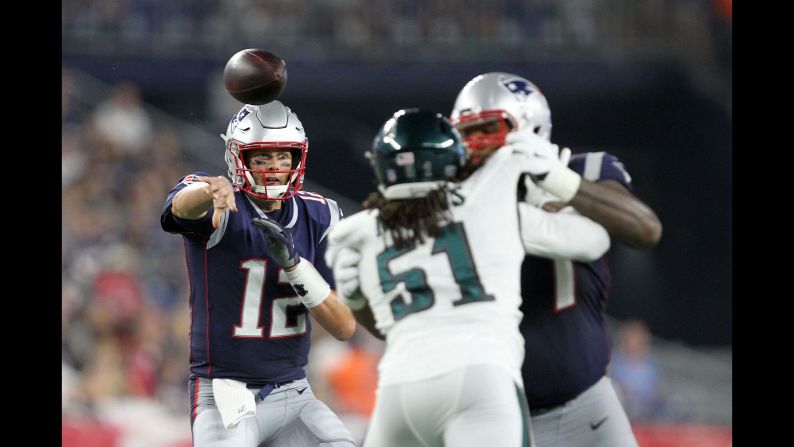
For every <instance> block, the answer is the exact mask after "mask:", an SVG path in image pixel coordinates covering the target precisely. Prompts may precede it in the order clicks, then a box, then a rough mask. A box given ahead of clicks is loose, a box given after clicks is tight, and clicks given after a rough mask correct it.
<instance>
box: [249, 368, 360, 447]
mask: <svg viewBox="0 0 794 447" xmlns="http://www.w3.org/2000/svg"><path fill="white" fill-rule="evenodd" d="M263 403H264V404H265V405H264V406H263V407H262V408H261V410H262V411H260V407H259V406H257V419H259V425H260V426H262V425H263V424H268V423H270V424H274V423H275V424H274V425H276V430H274V431H271V430H268V433H264V432H263V436H262V439H266V440H267V442H265V443H264V444H263V445H264V446H265V447H291V446H312V447H314V446H316V447H354V446H355V445H356V443H355V440H354V439H353V435H351V434H350V431H349V430H348V429H347V428H346V427H345V426H344V424H343V423H342V421H341V420H340V419H339V417H338V416H337V415H336V414H335V413H334V412H333V411H331V409H330V408H328V406H327V405H325V403H323V402H322V401H320V400H318V399H317V398H316V397H315V395H314V393H313V392H312V389H311V386H310V385H309V382H308V381H307V380H306V379H301V380H297V381H295V382H293V383H291V384H289V385H286V386H284V387H281V388H279V389H277V390H275V391H273V392H272V393H270V395H269V396H268V397H267V399H265V401H263V402H260V404H263ZM260 416H261V418H260ZM274 418H275V420H274ZM276 421H278V422H276Z"/></svg>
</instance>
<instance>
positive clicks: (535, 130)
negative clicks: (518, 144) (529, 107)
mask: <svg viewBox="0 0 794 447" xmlns="http://www.w3.org/2000/svg"><path fill="white" fill-rule="evenodd" d="M532 131H533V132H535V133H536V134H540V126H535V128H534V129H532Z"/></svg>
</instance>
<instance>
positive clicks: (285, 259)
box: [251, 217, 300, 269]
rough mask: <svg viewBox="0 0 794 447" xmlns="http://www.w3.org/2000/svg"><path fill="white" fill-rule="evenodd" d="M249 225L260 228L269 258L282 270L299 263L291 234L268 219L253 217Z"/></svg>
mask: <svg viewBox="0 0 794 447" xmlns="http://www.w3.org/2000/svg"><path fill="white" fill-rule="evenodd" d="M251 223H252V224H254V225H256V226H257V227H259V228H261V229H262V230H263V231H262V232H263V233H264V234H265V241H267V246H268V249H269V251H270V257H272V258H273V259H275V260H276V262H278V265H279V266H280V267H281V268H283V269H288V268H290V267H293V266H295V265H297V264H298V263H299V262H300V256H298V251H297V250H296V249H295V242H294V241H293V240H292V233H290V231H289V230H287V229H286V228H282V227H281V225H279V224H277V223H276V222H274V221H272V220H268V219H260V218H258V217H254V218H253V219H251Z"/></svg>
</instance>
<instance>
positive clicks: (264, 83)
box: [223, 48, 287, 104]
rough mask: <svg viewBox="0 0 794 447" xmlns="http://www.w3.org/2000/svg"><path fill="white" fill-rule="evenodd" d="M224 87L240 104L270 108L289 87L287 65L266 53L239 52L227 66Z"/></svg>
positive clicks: (255, 50)
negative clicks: (266, 105)
mask: <svg viewBox="0 0 794 447" xmlns="http://www.w3.org/2000/svg"><path fill="white" fill-rule="evenodd" d="M223 84H224V85H225V86H226V90H227V91H228V92H229V93H230V94H231V95H232V96H233V97H234V98H235V99H237V100H238V101H240V102H243V103H246V104H267V103H269V102H270V101H273V100H274V99H276V98H278V96H279V95H280V94H281V92H282V91H283V90H284V86H285V85H287V64H286V62H284V59H281V58H280V57H278V56H276V55H275V54H273V53H270V52H268V51H265V50H260V49H257V48H249V49H247V50H242V51H238V52H237V53H236V54H235V55H234V56H232V57H231V58H230V59H229V61H228V62H226V68H224V70H223Z"/></svg>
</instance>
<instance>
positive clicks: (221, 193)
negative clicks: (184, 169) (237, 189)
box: [196, 176, 237, 228]
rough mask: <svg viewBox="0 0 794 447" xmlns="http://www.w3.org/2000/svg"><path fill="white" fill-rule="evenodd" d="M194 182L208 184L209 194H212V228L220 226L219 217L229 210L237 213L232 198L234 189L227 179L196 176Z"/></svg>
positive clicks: (235, 204)
mask: <svg viewBox="0 0 794 447" xmlns="http://www.w3.org/2000/svg"><path fill="white" fill-rule="evenodd" d="M196 180H198V181H200V182H205V183H209V185H210V192H211V193H212V207H213V208H214V210H215V211H214V213H213V214H212V227H213V228H218V227H219V226H220V224H221V216H222V215H223V213H224V212H225V211H226V208H229V210H230V211H232V212H235V213H236V212H237V203H236V202H235V198H234V188H232V184H231V183H229V179H227V178H226V177H222V176H217V177H204V176H198V177H196Z"/></svg>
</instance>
